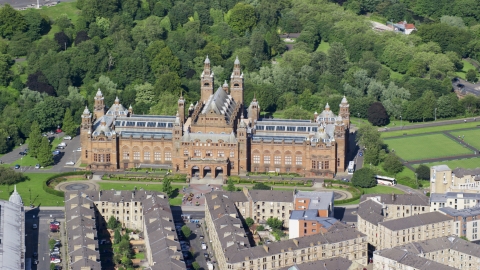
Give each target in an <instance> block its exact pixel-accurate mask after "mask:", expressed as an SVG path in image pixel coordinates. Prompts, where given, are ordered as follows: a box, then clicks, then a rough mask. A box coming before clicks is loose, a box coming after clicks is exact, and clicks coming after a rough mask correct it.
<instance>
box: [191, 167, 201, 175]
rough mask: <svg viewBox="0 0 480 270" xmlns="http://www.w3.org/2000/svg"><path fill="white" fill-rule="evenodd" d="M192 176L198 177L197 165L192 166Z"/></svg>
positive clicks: (198, 169)
mask: <svg viewBox="0 0 480 270" xmlns="http://www.w3.org/2000/svg"><path fill="white" fill-rule="evenodd" d="M192 177H200V168H198V166H193V167H192Z"/></svg>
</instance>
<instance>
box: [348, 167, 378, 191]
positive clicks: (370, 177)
mask: <svg viewBox="0 0 480 270" xmlns="http://www.w3.org/2000/svg"><path fill="white" fill-rule="evenodd" d="M352 184H353V185H354V186H357V187H362V188H371V187H374V186H376V185H377V180H376V179H375V172H374V171H373V170H371V169H370V168H366V167H364V168H361V169H359V170H356V171H355V172H354V173H353V177H352Z"/></svg>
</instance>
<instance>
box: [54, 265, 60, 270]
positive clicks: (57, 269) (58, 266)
mask: <svg viewBox="0 0 480 270" xmlns="http://www.w3.org/2000/svg"><path fill="white" fill-rule="evenodd" d="M53 269H54V270H62V267H61V266H60V265H55V268H53Z"/></svg>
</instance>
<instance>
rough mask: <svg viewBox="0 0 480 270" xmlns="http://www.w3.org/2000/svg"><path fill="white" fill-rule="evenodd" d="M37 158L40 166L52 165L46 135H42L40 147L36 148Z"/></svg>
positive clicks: (51, 156)
mask: <svg viewBox="0 0 480 270" xmlns="http://www.w3.org/2000/svg"><path fill="white" fill-rule="evenodd" d="M37 159H38V163H40V166H42V167H47V166H50V165H53V153H52V145H51V144H50V141H49V140H48V138H47V137H42V142H41V144H40V148H39V149H38V154H37Z"/></svg>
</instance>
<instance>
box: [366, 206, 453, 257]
mask: <svg viewBox="0 0 480 270" xmlns="http://www.w3.org/2000/svg"><path fill="white" fill-rule="evenodd" d="M373 198H374V197H373ZM385 208H386V205H385V204H383V203H380V202H379V201H378V200H376V199H370V200H365V201H363V202H361V203H360V205H359V208H358V211H357V217H358V219H357V228H358V230H359V231H360V232H362V233H365V234H366V235H367V236H368V241H369V243H370V244H371V245H373V246H374V247H375V248H376V249H377V250H378V249H384V248H391V247H395V246H399V245H402V244H405V243H409V242H413V241H420V240H426V239H431V238H435V237H440V236H446V235H450V234H451V233H452V220H453V218H451V217H448V216H446V215H444V214H442V213H438V212H433V213H423V214H417V215H411V216H409V217H404V218H398V219H390V220H387V219H386V218H385Z"/></svg>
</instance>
